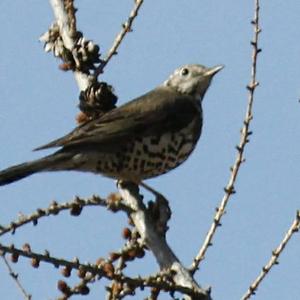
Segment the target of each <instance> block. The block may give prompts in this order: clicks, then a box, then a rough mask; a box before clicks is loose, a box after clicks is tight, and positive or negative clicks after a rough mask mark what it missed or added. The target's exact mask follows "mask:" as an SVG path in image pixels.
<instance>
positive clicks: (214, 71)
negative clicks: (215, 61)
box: [204, 65, 225, 77]
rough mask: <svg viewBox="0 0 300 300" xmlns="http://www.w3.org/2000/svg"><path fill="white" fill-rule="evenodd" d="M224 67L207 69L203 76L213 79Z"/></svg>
mask: <svg viewBox="0 0 300 300" xmlns="http://www.w3.org/2000/svg"><path fill="white" fill-rule="evenodd" d="M224 67H225V66H224V65H218V66H215V67H212V68H207V71H206V72H205V74H204V75H205V76H208V77H213V76H214V75H216V74H217V73H218V72H219V71H221V70H222V69H223V68H224Z"/></svg>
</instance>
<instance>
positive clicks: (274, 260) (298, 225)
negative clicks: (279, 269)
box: [242, 211, 300, 300]
mask: <svg viewBox="0 0 300 300" xmlns="http://www.w3.org/2000/svg"><path fill="white" fill-rule="evenodd" d="M299 229H300V211H297V215H296V218H295V220H294V222H293V223H292V225H291V227H290V228H289V230H288V231H287V233H286V235H285V236H284V238H283V240H282V241H281V242H280V244H279V245H278V247H277V248H276V249H275V250H274V251H272V256H271V258H270V260H269V261H268V263H267V264H266V265H265V266H264V267H263V268H262V271H261V273H260V274H259V275H258V277H257V278H256V279H255V280H254V281H253V283H252V284H251V285H250V287H249V289H248V291H247V292H246V293H245V295H244V296H243V297H242V300H247V299H250V298H251V296H252V295H254V294H255V292H256V291H257V289H258V286H259V285H260V284H261V282H262V281H263V279H264V278H265V277H266V276H267V274H268V273H269V272H270V270H271V268H272V267H273V266H274V265H277V264H278V263H279V262H278V258H279V256H280V254H281V253H282V252H283V250H284V248H285V246H286V245H287V243H288V242H289V240H290V239H291V237H292V236H293V234H294V233H296V232H298V231H299Z"/></svg>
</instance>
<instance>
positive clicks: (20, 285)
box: [1, 254, 31, 300]
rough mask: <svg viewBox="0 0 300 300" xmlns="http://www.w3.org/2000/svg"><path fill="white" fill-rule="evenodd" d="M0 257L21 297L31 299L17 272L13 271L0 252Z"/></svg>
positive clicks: (26, 299)
mask: <svg viewBox="0 0 300 300" xmlns="http://www.w3.org/2000/svg"><path fill="white" fill-rule="evenodd" d="M1 256H2V259H3V261H4V263H5V265H6V267H7V269H8V271H9V275H10V276H11V278H12V279H13V280H14V282H15V283H16V285H17V287H18V289H19V290H20V291H21V293H22V295H23V297H24V299H25V300H31V295H30V294H28V293H27V292H26V290H25V288H24V287H23V286H22V284H21V282H20V280H19V274H17V273H15V272H14V270H13V269H12V267H11V265H10V264H9V262H8V261H7V259H6V257H5V256H4V255H3V254H1Z"/></svg>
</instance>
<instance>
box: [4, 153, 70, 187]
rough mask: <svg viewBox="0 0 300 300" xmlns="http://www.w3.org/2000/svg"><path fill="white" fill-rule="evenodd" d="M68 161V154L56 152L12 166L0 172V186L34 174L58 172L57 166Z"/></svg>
mask: <svg viewBox="0 0 300 300" xmlns="http://www.w3.org/2000/svg"><path fill="white" fill-rule="evenodd" d="M68 159H70V153H63V152H56V153H54V154H51V155H49V156H45V157H43V158H40V159H37V160H34V161H30V162H25V163H23V164H19V165H16V166H12V167H10V168H7V169H5V170H3V171H0V186H1V185H6V184H9V183H12V182H14V181H17V180H20V179H22V178H24V177H27V176H30V175H32V174H34V173H38V172H43V171H52V170H59V169H60V168H59V165H60V164H61V163H62V162H65V161H66V160H68Z"/></svg>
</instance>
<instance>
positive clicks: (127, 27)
mask: <svg viewBox="0 0 300 300" xmlns="http://www.w3.org/2000/svg"><path fill="white" fill-rule="evenodd" d="M143 2H144V0H134V7H133V9H132V11H131V12H130V15H129V17H128V19H127V21H126V22H125V23H124V24H122V30H121V31H120V33H119V34H118V35H117V36H116V38H115V40H114V43H113V45H112V47H111V48H110V49H109V51H108V53H107V56H106V58H105V59H104V60H102V61H101V63H100V65H99V66H98V67H97V68H96V70H95V73H94V75H95V77H98V76H99V75H100V74H101V73H102V72H103V69H104V68H105V66H106V65H107V63H108V62H109V61H110V60H111V58H112V57H113V56H114V55H116V54H117V51H118V48H119V47H120V45H121V43H122V41H123V39H124V37H125V36H126V34H127V33H128V32H131V31H132V29H131V28H132V24H133V21H134V19H135V18H136V17H137V15H138V12H139V9H140V8H141V6H142V4H143Z"/></svg>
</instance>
